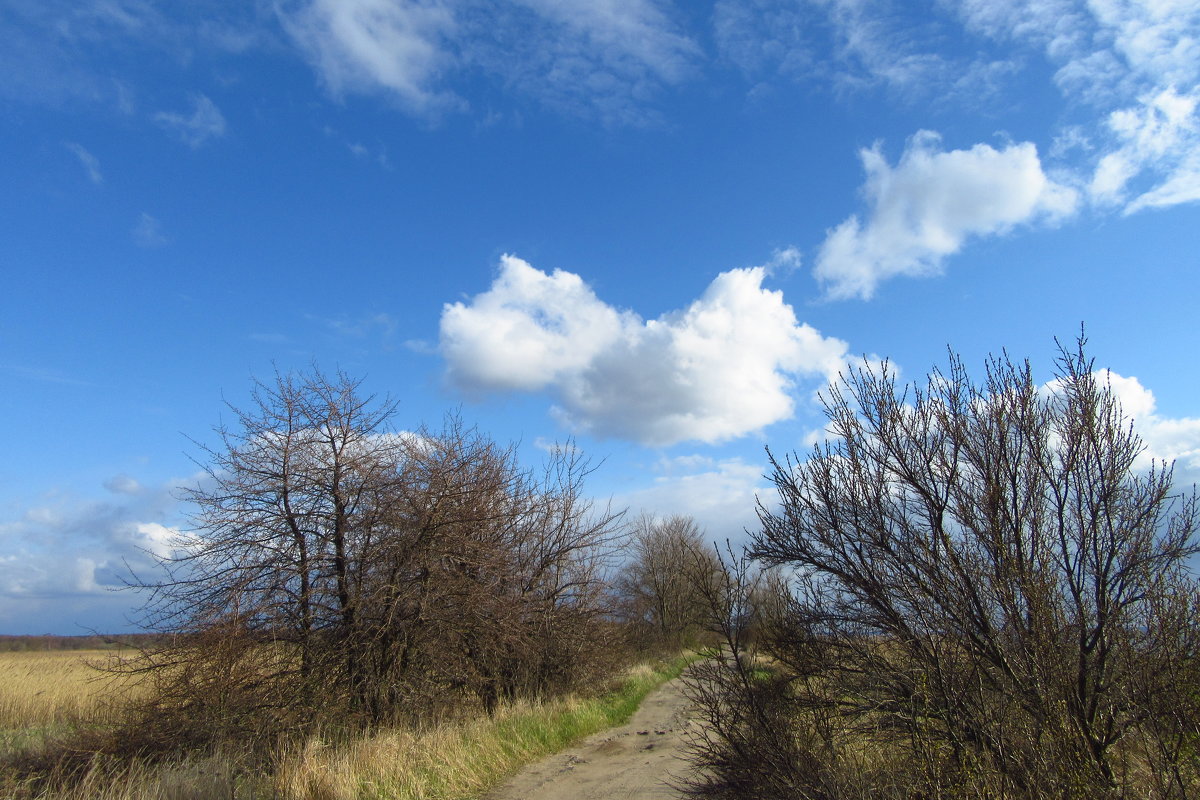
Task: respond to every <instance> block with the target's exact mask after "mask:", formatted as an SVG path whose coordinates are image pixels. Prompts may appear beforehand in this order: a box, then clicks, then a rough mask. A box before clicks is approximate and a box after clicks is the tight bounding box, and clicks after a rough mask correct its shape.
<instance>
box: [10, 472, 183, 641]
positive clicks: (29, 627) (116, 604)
mask: <svg viewBox="0 0 1200 800" xmlns="http://www.w3.org/2000/svg"><path fill="white" fill-rule="evenodd" d="M178 485H180V482H177V481H171V482H168V483H167V484H164V485H159V486H150V487H147V486H143V485H141V484H139V483H138V481H137V480H135V479H134V478H132V477H130V476H128V475H118V476H116V477H114V478H112V479H110V480H109V481H107V482H106V488H108V489H109V491H110V492H113V496H110V497H108V498H105V499H101V500H95V499H89V498H82V497H76V496H71V495H67V494H64V493H62V492H54V493H50V494H47V495H46V496H45V497H42V498H40V499H39V500H38V501H37V502H36V503H33V504H31V505H30V506H28V507H27V508H25V509H23V510H21V511H19V512H18V513H16V514H14V515H12V516H10V517H8V518H0V625H2V626H3V627H4V629H5V630H6V631H8V632H13V631H17V630H21V631H24V632H26V633H41V632H43V630H49V629H50V628H51V627H53V628H54V630H55V632H58V633H71V632H76V630H75V628H74V627H73V626H74V625H75V624H76V623H77V624H78V625H80V626H83V627H85V628H86V627H101V628H105V629H107V630H113V629H115V628H121V629H124V628H126V627H127V624H126V622H125V619H126V618H128V617H130V616H132V612H133V610H134V609H135V608H136V607H137V606H138V604H139V599H138V598H137V597H136V596H133V595H131V594H128V593H124V592H118V593H114V591H113V590H115V589H119V588H122V587H123V586H124V585H125V583H124V581H125V578H127V577H128V576H129V570H130V569H133V570H135V571H137V572H138V573H140V574H142V575H143V576H144V577H150V576H151V573H152V570H153V569H154V564H155V561H154V558H155V557H164V556H167V555H170V553H171V550H172V543H173V542H174V541H175V540H176V539H177V538H178V537H179V536H180V528H179V525H180V516H181V513H180V506H179V501H178V500H177V499H176V497H175V487H176V486H178ZM6 600H7V602H6ZM17 600H19V601H20V602H19V603H16V602H13V601H17ZM7 608H13V609H19V616H18V615H17V614H6V613H5V609H7ZM73 621H74V622H73ZM64 625H68V626H72V627H71V628H69V629H65V628H63V626H64Z"/></svg>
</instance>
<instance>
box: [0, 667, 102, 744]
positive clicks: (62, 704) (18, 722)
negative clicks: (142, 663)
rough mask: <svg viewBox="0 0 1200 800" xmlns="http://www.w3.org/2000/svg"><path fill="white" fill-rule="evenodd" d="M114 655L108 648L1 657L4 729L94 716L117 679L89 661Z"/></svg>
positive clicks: (0, 699) (1, 726) (0, 714)
mask: <svg viewBox="0 0 1200 800" xmlns="http://www.w3.org/2000/svg"><path fill="white" fill-rule="evenodd" d="M112 656H113V653H112V652H111V651H104V650H60V651H27V652H8V653H0V731H19V730H25V729H39V728H46V727H50V726H55V725H61V724H68V723H72V722H77V721H80V720H85V719H91V718H94V717H95V715H96V714H98V713H101V712H102V709H103V707H104V701H105V700H106V698H108V697H109V695H110V692H111V681H109V680H106V676H105V675H103V674H102V673H99V672H97V671H96V670H95V669H93V668H92V667H91V666H89V663H96V662H102V661H104V660H105V659H108V658H111V657H112Z"/></svg>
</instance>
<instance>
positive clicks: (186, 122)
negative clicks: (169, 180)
mask: <svg viewBox="0 0 1200 800" xmlns="http://www.w3.org/2000/svg"><path fill="white" fill-rule="evenodd" d="M154 121H155V122H157V123H158V124H159V125H160V126H161V127H163V128H164V129H166V130H168V131H171V132H172V133H174V134H175V135H176V136H178V137H179V138H180V139H181V140H183V142H184V143H185V144H187V145H188V146H189V147H191V148H192V149H196V148H198V147H200V146H201V145H203V144H205V143H206V142H208V141H209V140H211V139H219V138H221V137H222V136H224V135H225V129H226V124H225V115H224V114H222V113H221V109H219V108H217V105H216V103H214V102H213V101H212V100H210V99H209V98H208V97H206V96H205V95H202V94H198V95H195V96H193V97H192V112H191V113H190V114H185V113H178V112H174V111H160V112H158V113H157V114H155V115H154Z"/></svg>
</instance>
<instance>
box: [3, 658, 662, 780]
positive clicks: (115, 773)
mask: <svg viewBox="0 0 1200 800" xmlns="http://www.w3.org/2000/svg"><path fill="white" fill-rule="evenodd" d="M52 655H53V654H52ZM0 661H3V658H2V657H0ZM28 663H29V664H30V665H31V664H32V663H34V662H33V660H32V659H31V660H30V661H29V662H28ZM41 664H42V671H44V672H51V671H53V672H56V673H57V675H58V676H59V682H60V683H61V684H63V686H64V689H65V687H67V686H70V685H74V686H75V687H76V688H79V687H83V688H84V689H85V690H94V689H96V688H97V685H96V684H93V683H89V682H88V681H87V677H88V673H87V671H86V665H85V664H84V661H83V659H80V660H78V661H77V662H74V664H73V663H72V661H71V659H70V658H62V659H60V660H59V661H58V662H57V663H47V662H41ZM683 665H684V661H683V660H679V661H676V662H675V663H673V664H671V665H667V666H661V665H660V666H658V667H657V668H655V667H651V666H649V665H642V666H639V667H636V668H634V669H632V670H630V671H629V672H628V673H627V674H626V675H625V676H624V679H623V680H622V681H621V682H620V686H619V688H618V689H617V690H615V691H614V692H612V693H610V694H607V695H604V696H602V697H582V698H581V697H570V698H562V699H558V700H553V701H549V702H544V703H530V702H522V703H516V704H513V705H511V706H507V707H504V708H502V709H501V710H500V711H499V712H498V713H497V714H496V715H495V716H494V717H490V718H488V717H480V718H476V719H466V720H459V721H456V722H452V723H445V724H441V725H434V726H428V727H424V728H419V729H403V728H400V729H394V730H387V731H379V732H376V733H374V734H372V735H368V736H364V737H361V738H356V739H353V740H351V741H343V742H341V743H339V744H337V745H331V744H327V743H325V742H323V741H321V739H320V738H313V739H310V740H309V741H308V742H306V743H305V744H303V745H301V746H299V747H298V748H296V749H295V750H293V751H292V752H291V753H289V754H287V755H284V756H283V757H282V758H281V760H280V762H279V763H278V764H277V768H276V770H275V771H274V774H271V775H264V774H262V773H261V772H259V771H258V770H257V769H253V768H247V767H246V766H244V765H242V764H240V763H239V758H238V753H237V752H236V749H233V750H230V751H228V752H224V753H216V754H196V755H194V756H188V757H184V758H181V759H180V760H178V761H174V762H170V763H159V764H154V765H150V764H145V763H142V762H140V761H135V762H132V763H128V762H127V763H125V764H116V763H113V762H106V761H103V760H101V761H98V762H97V763H96V764H95V765H94V766H93V768H92V769H91V770H90V771H89V772H88V774H86V775H84V776H82V778H81V780H80V781H78V782H77V783H75V784H74V785H72V786H69V787H61V788H59V789H57V790H51V791H49V792H47V793H45V794H41V793H38V792H36V791H31V790H30V789H29V787H22V785H20V784H15V785H14V784H11V783H10V784H5V783H4V780H3V776H2V775H0V797H2V796H7V795H6V790H7V792H8V794H11V795H12V796H14V797H21V798H35V797H36V798H39V800H211V798H214V797H221V798H235V799H236V800H251V799H252V798H263V797H273V798H279V800H360V799H361V798H388V799H389V800H417V799H419V800H465V798H472V797H478V796H479V795H480V794H481V793H482V792H483V791H484V790H486V789H487V788H488V787H489V786H491V785H493V784H495V783H496V782H497V781H498V780H500V779H502V778H503V777H504V776H506V775H508V774H510V773H512V772H513V771H515V770H516V769H518V768H519V767H520V766H521V765H522V764H524V763H527V762H529V761H531V760H533V759H536V758H538V757H540V756H542V755H546V754H548V753H552V752H555V751H557V750H559V749H561V748H563V747H565V746H567V745H568V744H570V743H571V742H574V741H576V740H578V739H579V738H582V737H583V736H586V735H588V734H590V733H593V732H595V731H597V730H601V729H603V728H606V727H608V726H610V725H613V724H615V723H617V722H620V721H623V720H624V719H626V718H627V717H628V716H629V715H630V714H632V713H633V711H634V710H635V709H636V708H637V706H638V704H639V703H640V702H641V700H642V698H643V697H644V696H645V694H646V693H647V692H649V691H650V690H651V689H652V688H654V687H655V686H657V685H658V684H660V683H662V682H663V681H664V680H666V679H668V678H670V677H673V676H674V675H677V674H678V673H679V672H680V671H681V670H682V668H683ZM81 667H84V668H85V669H83V670H82V671H81V670H80V668H81ZM8 668H9V670H11V671H10V672H8V673H6V672H5V671H4V667H0V680H3V676H4V675H5V674H18V673H16V671H15V670H13V668H12V667H11V664H9V665H8ZM51 668H54V669H51ZM21 674H25V673H21ZM63 676H74V680H75V681H76V682H75V683H74V684H72V683H71V682H70V681H64V680H62V678H63ZM51 682H52V683H53V681H51ZM25 685H26V686H29V685H32V684H30V683H28V682H27V683H26V684H25ZM42 696H43V697H44V696H45V695H42ZM85 707H86V706H85ZM234 747H235V748H236V744H235V743H234Z"/></svg>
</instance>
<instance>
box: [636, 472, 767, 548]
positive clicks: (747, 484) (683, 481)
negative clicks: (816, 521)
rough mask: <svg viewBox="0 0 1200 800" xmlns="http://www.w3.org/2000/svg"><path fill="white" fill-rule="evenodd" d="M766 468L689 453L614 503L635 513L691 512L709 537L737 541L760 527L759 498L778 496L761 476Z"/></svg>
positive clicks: (660, 514) (688, 513)
mask: <svg viewBox="0 0 1200 800" xmlns="http://www.w3.org/2000/svg"><path fill="white" fill-rule="evenodd" d="M764 470H765V467H764V466H763V465H761V464H749V463H747V462H745V461H743V460H741V459H737V458H733V459H723V460H719V461H718V460H714V459H710V458H706V457H703V456H685V457H682V458H675V459H670V460H664V461H663V462H662V463H660V464H659V465H658V472H659V473H660V474H659V475H657V476H656V477H655V478H654V481H653V483H652V484H651V485H649V486H646V487H643V488H641V489H634V490H632V491H628V492H624V493H622V494H618V495H616V496H614V497H613V504H614V505H616V506H618V507H627V508H629V509H630V511H631V512H633V514H634V515H635V516H636V514H637V513H640V512H643V511H645V512H649V513H652V514H656V515H658V516H664V517H665V516H669V515H672V514H687V515H689V516H691V517H693V518H694V519H695V520H696V522H697V524H699V526H700V527H701V529H702V530H703V531H704V533H705V536H706V538H707V539H708V540H710V541H713V540H716V541H718V542H720V541H723V540H725V539H726V538H729V539H731V540H734V541H737V540H739V539H741V538H743V535H744V531H746V530H754V529H755V528H756V527H757V525H758V516H757V514H756V513H755V508H756V506H755V501H756V499H757V498H759V497H761V498H763V499H764V501H766V502H767V503H768V504H769V503H770V501H771V499H772V498H774V497H775V496H776V494H775V490H774V487H772V486H771V485H770V483H769V482H768V481H767V480H766V478H764V477H763V472H764Z"/></svg>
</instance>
